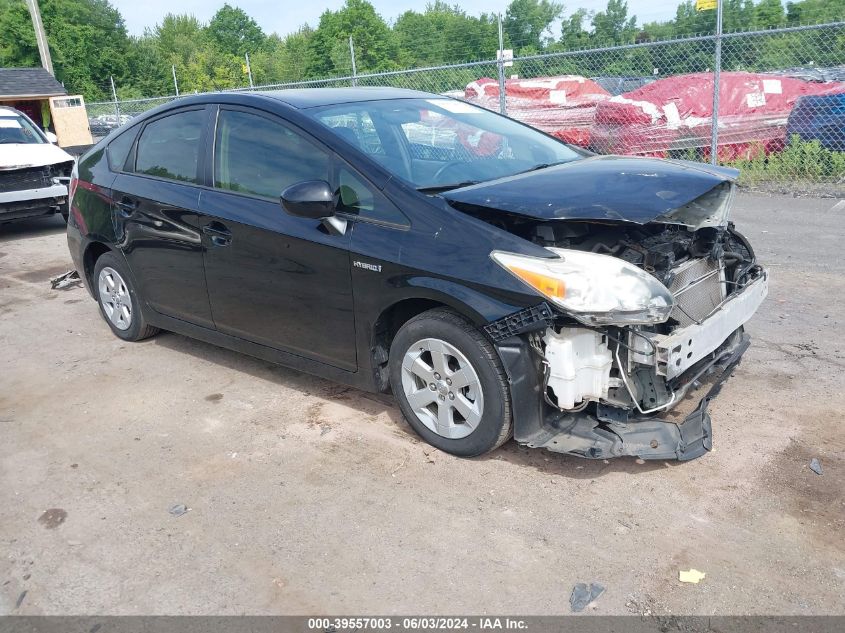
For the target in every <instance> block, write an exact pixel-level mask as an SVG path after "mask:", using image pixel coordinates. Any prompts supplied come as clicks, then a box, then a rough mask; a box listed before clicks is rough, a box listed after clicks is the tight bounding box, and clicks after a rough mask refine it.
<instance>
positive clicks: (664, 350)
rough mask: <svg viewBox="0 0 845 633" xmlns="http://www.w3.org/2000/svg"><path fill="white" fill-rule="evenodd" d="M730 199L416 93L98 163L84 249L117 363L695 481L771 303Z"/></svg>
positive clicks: (439, 440) (280, 104)
mask: <svg viewBox="0 0 845 633" xmlns="http://www.w3.org/2000/svg"><path fill="white" fill-rule="evenodd" d="M736 177H737V172H736V171H735V170H732V169H727V168H719V167H712V166H709V165H703V164H699V163H691V162H680V161H667V160H660V159H655V158H643V157H611V156H594V155H591V154H589V153H588V152H585V151H583V150H580V149H577V148H574V147H571V146H568V145H566V144H564V143H562V142H560V141H558V140H557V139H555V138H553V137H551V136H547V135H546V134H543V133H542V132H539V131H537V130H535V129H533V128H531V127H528V126H525V125H523V124H521V123H518V122H516V121H513V120H511V119H508V118H507V117H503V116H500V115H498V114H495V113H493V112H490V111H487V110H485V109H482V108H478V107H476V106H474V105H471V104H469V103H465V102H463V101H459V100H454V99H449V98H445V97H442V96H438V95H434V94H428V93H424V92H416V91H410V90H399V89H392V88H348V89H347V88H340V89H313V90H285V91H277V92H265V93H225V94H206V95H196V96H191V97H187V98H182V99H177V100H175V101H173V102H172V103H170V104H167V105H165V106H162V107H159V108H156V109H155V110H152V111H150V112H148V113H146V114H145V115H143V116H141V117H138V118H136V119H134V120H133V121H132V122H131V123H130V124H128V125H126V126H124V127H122V128H120V129H118V130H116V131H114V132H112V133H111V134H110V135H109V136H108V137H106V138H105V139H103V141H101V142H100V143H99V144H98V145H96V146H95V147H94V148H93V149H92V150H90V151H89V152H88V153H87V154H86V155H85V156H83V157H82V158H81V159H80V161H79V163H78V166H77V168H76V170H75V172H74V175H73V178H72V181H71V192H70V195H71V196H72V202H71V214H70V220H69V223H68V243H69V246H70V251H71V254H72V256H73V258H74V262H75V264H76V266H77V269H78V270H79V271H80V273H81V274H82V277H83V279H84V281H85V283H86V286H87V288H88V289H89V291H90V292H91V295H92V296H93V297H94V299H96V300H97V302H98V304H99V309H100V312H101V314H102V316H103V318H104V320H105V322H106V324H107V325H108V326H109V327H110V328H111V330H112V332H113V333H114V334H115V335H116V336H118V337H120V338H121V339H124V340H127V341H137V340H140V339H143V338H147V337H149V336H153V335H154V334H156V332H158V331H159V330H160V329H164V330H169V331H172V332H176V333H179V334H183V335H186V336H191V337H195V338H198V339H202V340H204V341H208V342H210V343H214V344H217V345H221V346H224V347H228V348H231V349H234V350H237V351H240V352H243V353H246V354H251V355H253V356H256V357H259V358H262V359H266V360H269V361H273V362H276V363H280V364H282V365H286V366H289V367H293V368H296V369H299V370H303V371H306V372H311V373H314V374H317V375H320V376H323V377H326V378H328V379H330V380H335V381H338V382H342V383H346V384H349V385H352V386H355V387H357V388H360V389H365V390H371V391H377V392H387V391H392V393H393V394H394V396H395V398H396V400H397V402H398V404H399V407H400V408H401V410H402V412H403V414H404V416H405V417H406V419H407V420H408V422H409V423H410V425H411V426H412V427H413V428H414V429H415V430H416V431H417V432H418V433H419V434H420V435H421V436H422V437H423V438H424V439H425V440H426V441H428V442H430V443H431V444H433V445H434V446H436V447H438V448H440V449H442V450H444V451H448V452H450V453H453V454H456V455H462V456H472V455H478V454H481V453H484V452H486V451H489V450H492V449H494V448H496V447H498V446H499V445H501V444H502V443H503V442H505V441H507V440H508V438H510V437H512V436H513V437H514V438H515V440H516V441H517V442H519V443H521V444H523V445H526V446H532V447H545V448H547V449H549V450H552V451H557V452H562V453H571V454H575V455H581V456H584V457H590V458H606V457H612V456H619V455H636V456H639V457H642V458H654V459H667V458H676V459H682V460H683V459H691V458H694V457H697V456H699V455H702V454H703V453H704V452H706V451H707V450H708V449H709V448H710V447H711V444H712V427H711V421H710V416H709V414H708V412H707V405H708V403H709V402H710V400H711V399H712V398H713V397H714V396H715V395H716V393H717V392H718V390H719V389H720V388H721V386H722V383H723V381H724V380H725V378H727V377H728V376H729V375H730V373H731V371H732V369H733V367H734V366H735V365H736V364H737V363H738V362H739V359H740V356H741V355H742V353H743V352H744V351H745V349H746V348H747V347H748V345H749V338H748V336H747V334H745V333H744V329H743V325H744V324H745V323H746V321H748V319H750V318H751V316H752V315H753V314H754V312H755V311H756V309H757V308H758V306H759V305H760V303H761V302H762V301H763V299H764V297H765V295H766V291H767V273H766V271H765V269H764V268H762V267H761V266H760V265H759V264H758V263H757V261H756V259H755V256H754V251H753V249H752V247H751V245H750V244H749V243H748V241H747V240H746V239H745V238H744V237H743V236H742V234H741V233H739V232H738V231H737V230H736V228H735V227H734V225H733V223H732V222H731V221H730V219H729V217H730V211H731V204H732V201H733V196H734V189H735V180H736Z"/></svg>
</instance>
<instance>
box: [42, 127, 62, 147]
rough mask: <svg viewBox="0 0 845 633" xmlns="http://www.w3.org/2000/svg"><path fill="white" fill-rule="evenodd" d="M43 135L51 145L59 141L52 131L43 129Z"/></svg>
mask: <svg viewBox="0 0 845 633" xmlns="http://www.w3.org/2000/svg"><path fill="white" fill-rule="evenodd" d="M44 136H46V137H47V140H48V141H50V142H51V143H52V144H53V145H55V144H56V143H58V142H59V137H58V136H56V135H55V134H53V133H52V132H48V131H47V130H44Z"/></svg>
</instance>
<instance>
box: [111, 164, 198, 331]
mask: <svg viewBox="0 0 845 633" xmlns="http://www.w3.org/2000/svg"><path fill="white" fill-rule="evenodd" d="M113 189H114V200H115V205H116V211H117V212H116V213H115V222H116V223H117V225H118V231H117V233H118V236H119V237H120V238H121V244H120V245H121V246H122V249H123V252H124V254H125V255H126V259H127V261H128V263H129V267H130V268H131V269H132V271H133V273H134V274H135V277H136V279H137V280H138V284H139V285H140V291H141V296H142V297H143V298H144V299H145V300H146V302H147V303H148V304H149V305H150V307H152V308H153V309H154V310H156V311H158V312H161V313H162V314H166V315H167V316H172V317H176V318H178V319H182V320H185V321H189V322H192V323H196V324H198V325H203V326H206V327H213V321H212V319H211V308H210V306H209V303H208V292H207V290H206V287H205V275H204V272H203V261H202V249H203V244H202V239H201V237H202V236H201V234H200V231H199V215H198V212H197V209H198V208H199V207H198V204H199V188H197V187H195V186H193V185H189V184H183V183H178V182H168V181H162V180H156V179H152V178H146V177H143V176H134V175H131V174H118V176H117V178H116V179H115V181H114V185H113Z"/></svg>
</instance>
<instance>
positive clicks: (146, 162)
mask: <svg viewBox="0 0 845 633" xmlns="http://www.w3.org/2000/svg"><path fill="white" fill-rule="evenodd" d="M204 123H205V110H189V111H187V112H178V113H176V114H171V115H169V116H166V117H163V118H161V119H157V120H155V121H153V122H151V123H148V124H147V126H146V127H145V128H144V131H143V132H141V136H140V137H139V138H138V149H137V150H136V153H135V172H136V173H139V174H148V175H150V176H156V177H158V178H168V179H170V180H180V181H182V182H190V183H196V182H198V180H197V163H198V162H199V155H200V141H201V139H202V129H203V125H204Z"/></svg>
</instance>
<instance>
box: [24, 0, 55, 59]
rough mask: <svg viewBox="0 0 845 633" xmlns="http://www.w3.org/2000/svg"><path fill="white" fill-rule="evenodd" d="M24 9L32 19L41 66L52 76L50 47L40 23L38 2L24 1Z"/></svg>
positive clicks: (33, 0) (42, 25)
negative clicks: (25, 8)
mask: <svg viewBox="0 0 845 633" xmlns="http://www.w3.org/2000/svg"><path fill="white" fill-rule="evenodd" d="M26 7H27V9H29V15H30V16H31V17H32V27H33V28H34V29H35V41H36V42H38V54H39V55H40V56H41V65H42V66H43V67H44V68H46V69H47V72H48V73H50V74H51V75H54V74H55V73H54V72H53V60H52V59H50V45H49V44H48V43H47V34H46V33H45V32H44V24H43V23H42V22H41V10H40V9H39V8H38V0H26Z"/></svg>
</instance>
